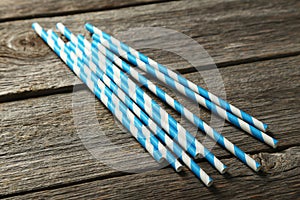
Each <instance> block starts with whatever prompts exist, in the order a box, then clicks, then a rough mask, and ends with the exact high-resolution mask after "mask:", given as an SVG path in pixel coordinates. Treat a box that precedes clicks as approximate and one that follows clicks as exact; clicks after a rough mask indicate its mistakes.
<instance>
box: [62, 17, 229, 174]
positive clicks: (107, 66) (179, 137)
mask: <svg viewBox="0 0 300 200" xmlns="http://www.w3.org/2000/svg"><path fill="white" fill-rule="evenodd" d="M57 27H58V29H59V30H60V31H61V32H62V33H63V34H64V35H65V36H66V37H67V38H68V39H69V40H71V41H72V42H73V43H75V44H76V45H78V47H79V49H80V50H81V51H82V52H81V53H78V54H79V55H80V54H84V56H83V60H84V62H85V63H86V64H88V65H90V66H93V67H91V69H92V70H93V71H94V72H95V73H96V74H97V75H99V76H101V74H100V73H101V72H100V71H105V72H106V74H107V75H108V76H109V78H111V79H112V80H113V81H114V82H116V83H117V85H118V86H119V87H121V88H122V89H123V90H124V91H125V92H126V93H127V94H128V95H129V96H130V97H131V98H132V97H133V98H132V99H133V100H134V101H135V102H136V103H137V104H138V105H139V106H140V107H141V108H142V109H143V110H144V111H145V112H146V113H147V114H149V115H150V116H152V117H153V119H154V121H155V122H156V123H158V124H159V125H161V126H162V127H163V128H164V130H165V131H167V132H168V133H169V134H170V136H171V137H172V138H174V139H175V140H176V141H177V142H178V143H179V144H180V145H181V146H182V147H183V148H184V149H185V150H187V151H188V152H189V153H190V154H191V155H192V156H195V152H193V151H192V152H190V147H189V146H187V143H190V144H192V145H193V146H192V147H196V153H197V152H199V153H200V154H201V155H203V156H204V157H205V158H206V159H207V160H208V161H209V162H210V163H211V164H212V165H213V166H214V167H215V168H216V169H217V170H218V171H219V172H220V173H225V172H226V171H227V167H226V166H225V165H224V164H223V163H222V162H221V161H220V160H219V159H217V158H216V157H215V156H214V155H213V154H212V153H211V152H209V150H208V149H206V148H205V147H204V146H203V145H202V144H201V143H200V142H199V141H198V140H197V139H196V138H195V137H194V136H192V135H191V134H190V133H189V132H188V131H186V130H185V129H184V128H183V127H182V126H181V125H180V124H179V123H178V122H177V121H176V120H175V119H174V118H173V117H172V116H170V115H169V114H168V113H167V112H166V111H165V110H163V109H162V108H160V106H159V105H158V104H157V103H156V102H155V101H154V100H152V99H151V98H150V97H149V96H148V95H147V94H146V93H144V92H142V93H141V92H140V90H141V89H140V88H139V87H138V86H137V85H136V84H135V83H134V82H133V81H131V79H129V78H128V77H127V76H126V75H125V73H124V72H122V71H121V70H120V69H119V68H117V67H116V66H115V65H113V63H112V62H111V61H110V60H109V59H107V58H106V57H105V56H103V55H102V54H98V53H95V51H96V50H95V49H92V52H93V56H92V62H94V64H95V65H92V63H91V60H90V56H87V55H92V52H90V51H89V50H88V49H85V48H84V47H83V45H82V44H81V43H79V42H78V38H76V36H75V35H74V34H72V33H71V32H70V30H68V29H67V28H66V27H65V26H64V25H63V24H61V23H58V24H57ZM104 61H105V62H104ZM99 67H100V68H101V69H99ZM121 80H122V81H121ZM128 86H130V87H129V88H128ZM130 89H131V91H132V92H131V93H130V91H129V90H130ZM132 94H134V95H132ZM138 94H142V99H141V96H139V95H138ZM147 101H148V102H150V103H151V104H152V105H151V106H150V107H148V109H147V105H145V104H144V102H145V103H146V102H147ZM149 108H150V109H149ZM151 108H154V111H156V112H153V111H152V110H151ZM157 111H158V112H157ZM161 115H163V116H167V119H168V121H171V122H172V123H173V127H172V126H168V125H167V124H166V123H168V122H165V123H164V119H165V118H161ZM174 124H175V125H176V126H175V127H174ZM178 127H179V128H180V129H177V128H178ZM174 128H175V131H173V130H174ZM177 130H179V131H180V130H183V131H181V132H179V131H177ZM174 132H175V135H174ZM183 140H184V141H183ZM193 154H194V155H193Z"/></svg>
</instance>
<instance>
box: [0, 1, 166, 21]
mask: <svg viewBox="0 0 300 200" xmlns="http://www.w3.org/2000/svg"><path fill="white" fill-rule="evenodd" d="M161 1H162V0H131V1H120V0H117V1H112V0H104V1H95V0H87V1H78V0H75V1H67V0H62V1H55V0H47V1H37V0H30V1H21V0H13V1H9V0H3V1H1V2H0V21H10V20H20V19H26V18H27V19H28V18H35V17H45V16H56V15H67V14H74V13H81V12H92V11H99V10H109V9H114V8H120V7H126V6H134V5H142V4H147V3H157V2H161Z"/></svg>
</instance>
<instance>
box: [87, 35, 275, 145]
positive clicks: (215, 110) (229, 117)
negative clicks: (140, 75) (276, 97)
mask: <svg viewBox="0 0 300 200" xmlns="http://www.w3.org/2000/svg"><path fill="white" fill-rule="evenodd" d="M93 39H94V40H95V41H97V42H101V44H103V45H104V46H105V47H106V48H108V49H110V50H111V51H112V52H114V53H115V54H117V55H118V56H121V57H123V58H124V59H126V60H127V61H129V62H131V63H132V64H134V65H136V66H138V67H139V68H140V69H142V70H144V71H145V72H147V73H149V74H151V75H152V76H154V77H155V78H157V79H159V80H160V81H162V82H163V83H166V84H167V85H169V86H171V87H172V88H173V89H175V90H177V91H179V92H180V93H181V94H183V95H185V96H187V97H189V98H191V99H192V100H194V101H197V102H198V103H199V104H200V105H202V106H204V107H205V108H207V109H208V110H211V111H212V112H213V113H215V114H217V115H219V116H220V117H222V118H224V119H225V120H227V121H228V122H230V123H232V124H234V125H235V126H237V127H238V128H240V129H242V130H244V131H246V132H247V133H249V134H251V135H252V136H254V137H256V138H257V139H259V140H260V141H262V142H264V143H266V144H268V145H270V146H272V147H273V148H276V147H277V143H278V141H277V140H276V139H274V138H272V137H271V136H269V135H267V134H266V133H264V132H262V131H260V130H258V129H257V128H255V127H253V126H252V125H250V124H248V123H246V122H245V121H243V120H242V119H240V118H238V117H236V116H235V115H233V114H231V113H230V112H227V111H226V110H224V109H223V108H221V107H219V106H218V105H216V104H214V103H212V102H211V101H209V100H207V99H205V98H204V97H202V96H200V95H199V94H197V93H194V92H193V91H192V90H190V89H189V88H187V87H184V86H183V85H181V84H180V83H178V82H177V81H174V80H173V79H172V78H170V77H169V76H166V75H165V74H163V73H161V72H160V71H158V70H156V69H153V68H152V67H151V66H150V65H148V64H145V63H144V62H142V61H141V60H139V59H138V58H136V57H134V56H132V55H131V54H128V53H127V52H125V51H124V50H123V49H120V48H118V47H117V46H115V45H114V44H112V43H110V42H109V41H107V40H105V39H103V38H101V37H100V36H99V35H97V34H94V35H93Z"/></svg>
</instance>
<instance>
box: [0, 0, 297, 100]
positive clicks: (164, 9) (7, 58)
mask: <svg viewBox="0 0 300 200" xmlns="http://www.w3.org/2000/svg"><path fill="white" fill-rule="evenodd" d="M299 8H300V5H299V1H289V2H286V1H284V0H275V1H271V2H270V1H250V2H243V1H242V2H241V1H234V0H233V1H228V2H223V1H220V0H214V1H190V0H187V1H178V2H177V1H174V2H168V3H161V4H159V6H158V5H145V6H138V7H130V8H123V9H118V10H112V11H103V12H94V13H88V14H78V15H72V17H70V16H63V17H52V18H43V19H38V20H37V19H34V20H23V21H15V22H7V23H1V24H0V33H1V36H2V37H1V39H0V101H2V102H3V101H10V100H17V99H22V98H27V97H35V96H41V95H45V94H53V93H55V92H58V91H60V92H63V91H68V92H70V91H71V89H72V86H73V85H74V84H77V83H78V82H74V79H73V75H72V74H71V73H70V72H69V70H68V69H67V67H65V66H64V65H62V63H61V62H60V61H59V59H58V58H57V56H56V55H54V53H53V52H51V51H50V49H49V48H48V47H47V45H45V44H44V43H43V42H42V40H41V39H40V38H38V36H37V35H36V34H35V33H34V32H33V31H32V30H31V28H30V27H31V23H32V22H34V21H38V22H40V23H41V25H42V26H44V27H45V28H54V26H55V23H56V22H63V23H65V24H66V25H67V26H68V27H70V29H71V30H72V31H74V32H76V33H79V32H81V33H85V34H87V33H86V31H84V28H83V25H84V23H85V22H91V23H94V24H95V25H97V26H98V27H100V28H101V29H103V30H105V31H107V32H108V33H111V34H113V35H121V33H122V32H123V31H127V30H129V29H130V28H137V27H145V26H154V27H164V28H168V29H173V30H176V31H179V32H181V33H184V34H186V35H187V36H189V37H192V38H193V39H195V40H196V41H197V42H199V43H200V44H201V45H203V47H204V48H205V49H206V50H207V51H208V53H209V54H210V55H211V56H212V57H213V59H214V60H215V62H216V63H217V64H219V65H220V66H224V65H225V66H228V65H231V64H234V63H241V62H249V61H255V60H261V59H268V58H274V57H284V56H287V55H296V54H299V53H300V52H299V49H300V46H299V44H300V42H299V41H298V40H299V38H300V37H299V33H300V23H299V22H300V13H299V10H300V9H299ZM133 36H134V37H133ZM133 36H132V37H131V42H130V43H132V38H133V39H134V40H135V42H137V43H138V44H144V45H146V44H148V43H150V44H152V45H157V44H158V43H160V42H161V40H155V39H154V40H140V37H141V35H133ZM171 36H172V35H171ZM171 36H170V38H173V39H174V38H175V39H176V36H174V37H171ZM127 38H128V37H127ZM128 41H129V39H128ZM172 41H173V40H172ZM175 41H176V43H174V42H173V43H174V44H176V45H178V47H179V48H185V50H187V52H189V51H188V50H189V49H190V46H188V45H187V44H186V43H185V42H186V41H185V40H175ZM144 52H145V53H146V54H147V55H149V56H150V57H152V58H154V59H156V60H157V61H159V62H161V63H163V64H165V65H167V66H169V67H173V66H175V67H176V68H175V69H178V70H183V69H184V70H189V71H190V70H191V67H192V66H191V65H190V64H189V63H188V62H183V59H182V58H180V56H176V55H174V54H172V53H167V52H165V51H162V50H153V49H151V50H145V51H144ZM192 53H193V49H192V48H191V49H190V54H192ZM198 60H201V59H198ZM178 64H180V65H178ZM196 67H198V68H200V69H201V66H196Z"/></svg>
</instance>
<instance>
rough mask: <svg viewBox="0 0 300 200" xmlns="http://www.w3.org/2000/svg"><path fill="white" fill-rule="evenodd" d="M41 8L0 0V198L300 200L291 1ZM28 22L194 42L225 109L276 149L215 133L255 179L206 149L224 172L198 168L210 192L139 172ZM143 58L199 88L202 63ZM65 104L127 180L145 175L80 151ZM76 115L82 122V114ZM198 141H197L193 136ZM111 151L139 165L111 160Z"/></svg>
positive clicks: (235, 133)
mask: <svg viewBox="0 0 300 200" xmlns="http://www.w3.org/2000/svg"><path fill="white" fill-rule="evenodd" d="M44 2H48V3H46V4H45V3H41V2H40V1H37V0H30V1H21V0H14V1H8V0H2V1H1V2H0V22H1V23H0V32H1V38H0V43H1V45H0V101H1V104H0V144H1V148H0V197H1V198H8V199H31V198H32V199H46V198H47V199H48V198H51V199H107V198H113V199H141V198H149V199H157V198H159V199H160V198H162V199H175V198H186V199H192V198H193V199H223V198H224V199H232V198H233V199H248V198H256V199H297V198H300V193H299V188H300V168H299V167H300V151H299V150H300V146H299V145H300V137H299V127H300V114H299V109H300V102H299V98H300V95H299V94H300V67H299V65H300V2H299V1H296V0H294V1H293V0H291V1H285V0H274V1H267V0H262V1H237V0H231V1H226V2H224V1H221V0H212V1H208V0H201V1H197V0H194V1H192V0H181V1H170V2H166V1H163V0H133V1H130V2H125V1H110V0H102V1H95V0H88V1H79V0H74V1H66V0H61V1H54V0H48V1H44ZM33 22H39V23H40V24H41V25H42V26H44V27H45V28H54V27H55V23H56V22H63V23H64V24H66V25H67V26H68V27H70V29H71V30H73V31H74V32H76V33H84V34H85V35H88V34H87V32H86V31H85V30H84V26H83V25H84V23H85V22H91V23H93V24H95V25H97V26H98V27H100V28H101V29H103V30H105V31H106V32H108V33H111V34H113V35H117V34H118V33H119V32H122V31H126V30H129V29H130V28H137V27H146V26H149V27H151V26H152V27H164V28H168V29H172V30H176V31H178V32H181V33H183V34H185V35H187V36H189V37H191V38H193V39H194V40H196V41H197V42H198V43H199V44H201V45H202V46H203V47H204V48H205V49H206V50H207V52H208V53H209V54H210V56H211V57H212V58H213V59H214V61H215V63H216V65H217V66H218V69H219V72H220V74H221V76H222V78H223V82H224V86H225V91H226V95H227V100H228V101H229V102H231V103H233V104H234V105H236V106H237V107H239V108H241V109H243V110H245V111H247V112H249V113H250V114H252V115H253V116H256V117H257V118H258V119H261V120H263V121H264V122H266V123H267V124H269V126H270V134H271V135H273V136H274V137H275V138H277V139H278V140H279V146H278V148H277V149H272V148H271V147H269V146H267V145H265V144H262V143H261V142H259V141H257V140H256V139H254V138H252V137H251V136H249V135H248V134H246V133H244V132H243V131H241V130H238V129H236V128H235V127H233V126H231V125H229V124H227V123H226V124H225V125H224V127H223V130H222V134H224V135H225V136H226V137H227V138H228V139H230V140H231V141H232V142H234V143H235V144H237V145H238V146H240V147H241V148H242V149H243V150H245V151H246V152H247V153H249V154H251V155H252V156H253V157H254V158H255V159H257V160H258V161H259V162H260V163H261V164H262V166H263V167H262V170H261V172H259V173H255V172H253V171H252V170H251V169H249V168H248V167H247V166H245V165H244V164H242V163H241V162H240V161H239V160H237V159H236V158H235V157H233V156H232V155H231V154H229V153H228V152H227V151H225V150H223V149H222V148H220V147H219V146H218V145H215V146H214V147H213V149H212V152H213V153H214V154H215V155H217V156H218V157H219V158H220V159H221V160H222V161H223V162H224V163H225V164H227V165H228V166H229V167H230V170H229V172H228V173H227V174H225V175H220V174H218V172H217V171H216V170H215V169H213V168H212V167H211V166H210V165H209V164H208V163H207V162H206V161H205V160H203V159H199V160H198V161H197V162H198V163H199V164H200V165H201V167H202V168H203V169H205V170H206V171H207V172H208V173H209V174H210V175H211V176H212V177H213V178H214V180H215V183H214V185H213V186H212V187H210V188H206V187H205V186H204V185H203V184H202V183H201V182H200V181H199V180H198V179H197V178H196V177H195V176H194V175H193V174H192V173H191V172H190V171H188V170H187V169H184V170H183V172H181V173H179V174H178V173H175V172H174V170H173V169H172V168H170V167H165V168H163V169H159V170H158V169H148V168H149V166H150V163H152V162H153V161H152V159H151V158H150V157H149V155H148V154H147V153H146V152H145V151H144V150H143V149H142V148H141V147H140V146H139V145H138V143H137V142H136V141H135V140H134V139H133V138H132V137H130V136H129V134H127V132H126V131H124V130H123V129H122V128H120V126H118V124H117V123H116V122H115V120H114V118H113V117H112V115H111V114H110V113H109V112H108V111H107V110H106V109H105V108H104V106H103V105H102V104H101V103H99V102H98V101H95V100H94V98H93V96H92V95H91V93H89V92H87V90H86V88H85V87H84V86H83V84H82V83H81V82H80V81H79V80H78V79H77V78H75V77H74V74H73V73H72V72H70V70H69V69H68V68H67V67H66V65H64V64H63V63H62V62H61V61H60V60H59V59H58V58H57V56H56V55H55V54H54V53H53V52H52V51H51V50H50V49H49V48H48V47H47V45H46V44H45V43H43V41H42V40H41V39H40V38H39V37H38V36H37V35H36V34H35V33H34V32H33V31H32V30H31V24H32V23H33ZM143 51H144V52H145V53H146V54H147V55H149V56H150V57H152V58H154V59H156V60H158V61H159V62H161V63H163V64H165V65H167V66H169V67H172V68H175V69H177V70H178V71H179V72H181V73H183V74H184V76H185V77H187V78H188V79H190V80H192V81H194V82H196V83H197V84H201V85H203V86H204V87H206V85H205V83H204V81H203V78H202V77H201V76H200V75H199V73H198V71H199V70H200V71H202V72H204V73H209V70H208V69H204V68H203V66H198V67H196V68H193V67H192V66H191V65H190V64H189V63H188V62H187V61H185V60H183V59H181V58H180V56H177V55H175V54H172V53H168V52H166V51H161V50H153V49H147V50H143ZM211 78H212V79H213V78H214V77H211ZM74 87H75V88H77V89H76V90H73V89H74ZM78 88H79V89H78ZM74 96H76V97H77V98H79V99H80V98H82V101H81V102H83V103H85V104H83V105H91V106H92V107H93V108H96V109H95V110H96V119H97V120H98V123H95V124H89V127H88V128H90V129H93V128H97V127H101V128H102V130H105V131H106V132H105V133H106V136H107V137H108V138H109V139H110V140H111V141H113V143H114V144H115V145H114V146H113V147H110V145H107V151H106V154H105V156H104V157H105V159H106V161H107V160H110V159H111V160H114V162H120V163H123V164H124V163H134V161H136V163H137V164H136V165H132V166H129V167H130V168H131V169H132V170H133V171H134V170H138V169H141V168H143V169H145V170H144V171H143V172H140V173H133V172H126V171H120V170H117V169H114V168H112V167H111V166H109V165H108V164H107V163H106V162H103V160H101V159H96V158H95V157H94V156H93V155H92V154H91V153H90V152H89V151H88V150H87V148H86V146H85V145H84V144H83V142H82V140H81V139H80V136H79V135H78V124H76V122H75V120H74V107H72V105H74ZM86 97H90V98H89V99H92V101H90V100H87V99H86ZM83 108H84V106H83ZM166 108H167V107H166ZM167 109H168V110H169V111H170V113H172V114H174V116H175V117H176V118H177V119H180V116H178V115H176V114H175V113H174V111H172V110H170V109H169V108H167ZM78 116H79V118H80V119H86V118H87V117H88V116H89V112H88V109H83V111H82V112H78V113H77V118H78ZM201 118H203V119H204V120H205V121H208V122H209V120H210V119H211V116H210V113H209V112H207V111H206V110H203V109H202V110H201ZM97 120H96V121H97ZM82 126H84V125H82ZM197 137H199V139H200V140H201V139H203V138H204V136H203V134H201V133H200V134H198V136H197ZM94 139H95V138H94ZM100 139H101V138H100ZM98 140H99V138H98ZM92 141H93V140H92ZM95 141H97V140H96V139H95ZM117 147H122V148H123V149H127V150H130V151H131V152H137V153H139V155H141V156H140V157H139V159H136V158H135V154H133V155H128V157H127V156H125V157H120V156H119V154H118V150H119V148H117ZM139 163H141V164H139ZM129 165H130V164H129ZM146 169H148V170H146Z"/></svg>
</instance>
